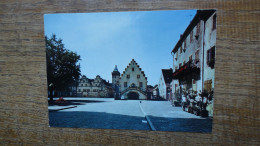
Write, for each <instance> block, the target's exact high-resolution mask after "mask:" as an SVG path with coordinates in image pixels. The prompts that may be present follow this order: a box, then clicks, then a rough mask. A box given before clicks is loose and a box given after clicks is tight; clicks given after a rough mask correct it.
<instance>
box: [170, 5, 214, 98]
mask: <svg viewBox="0 0 260 146" xmlns="http://www.w3.org/2000/svg"><path fill="white" fill-rule="evenodd" d="M215 45H216V11H215V10H198V11H197V13H196V15H195V16H194V18H193V20H192V21H191V23H190V24H189V26H188V27H187V28H186V30H185V31H184V33H183V34H182V35H181V37H180V40H179V41H178V42H177V44H176V45H175V47H174V48H173V50H172V52H171V53H172V55H173V81H172V82H171V88H172V95H174V93H175V92H177V90H178V91H181V90H182V89H186V90H193V91H203V90H206V91H208V92H210V91H212V90H213V89H214V77H215V68H214V65H215V50H216V47H215Z"/></svg>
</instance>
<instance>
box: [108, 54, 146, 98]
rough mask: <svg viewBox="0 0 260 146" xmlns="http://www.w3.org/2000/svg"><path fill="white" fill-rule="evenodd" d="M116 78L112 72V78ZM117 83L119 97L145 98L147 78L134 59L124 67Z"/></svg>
mask: <svg viewBox="0 0 260 146" xmlns="http://www.w3.org/2000/svg"><path fill="white" fill-rule="evenodd" d="M117 78H118V76H117V75H116V76H113V73H112V79H115V80H114V81H116V82H117V80H116V79H117ZM118 83H119V92H120V93H119V94H120V95H119V99H147V94H146V89H147V78H146V76H145V74H144V72H143V71H142V69H141V68H140V66H139V65H138V64H137V62H136V61H135V60H134V59H132V61H131V62H130V63H129V65H128V66H127V67H126V68H125V70H124V72H123V73H122V74H121V76H120V78H119V81H118Z"/></svg>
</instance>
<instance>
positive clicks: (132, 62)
mask: <svg viewBox="0 0 260 146" xmlns="http://www.w3.org/2000/svg"><path fill="white" fill-rule="evenodd" d="M131 64H136V66H137V68H139V70H140V71H141V73H142V74H143V76H144V77H145V79H146V80H147V77H146V76H145V74H144V71H142V68H140V66H139V65H138V64H137V62H136V61H135V60H134V59H132V61H131V62H130V63H129V64H128V65H127V67H126V68H125V70H124V71H123V73H122V74H121V76H120V78H122V77H123V75H124V74H125V72H126V69H127V68H129V67H130V66H131Z"/></svg>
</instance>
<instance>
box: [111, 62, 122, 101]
mask: <svg viewBox="0 0 260 146" xmlns="http://www.w3.org/2000/svg"><path fill="white" fill-rule="evenodd" d="M119 78H120V72H119V71H118V69H117V65H116V66H115V69H114V71H113V72H112V87H113V89H114V98H115V99H118V98H119Z"/></svg>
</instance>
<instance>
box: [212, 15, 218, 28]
mask: <svg viewBox="0 0 260 146" xmlns="http://www.w3.org/2000/svg"><path fill="white" fill-rule="evenodd" d="M212 24H213V26H212V30H215V29H216V27H217V15H216V14H215V15H214V16H213V23H212Z"/></svg>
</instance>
